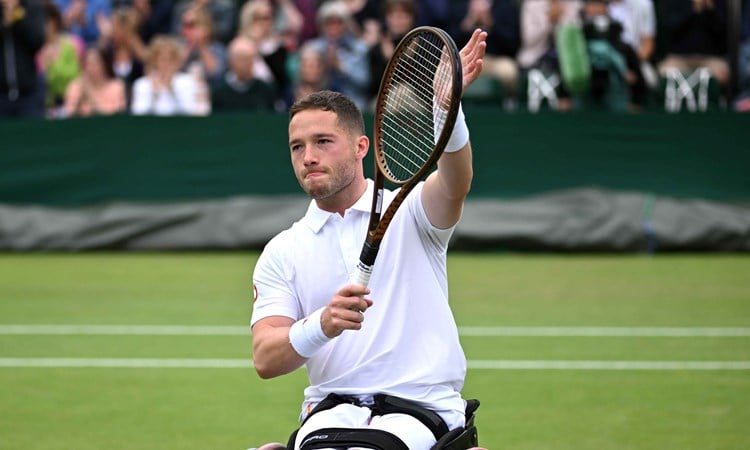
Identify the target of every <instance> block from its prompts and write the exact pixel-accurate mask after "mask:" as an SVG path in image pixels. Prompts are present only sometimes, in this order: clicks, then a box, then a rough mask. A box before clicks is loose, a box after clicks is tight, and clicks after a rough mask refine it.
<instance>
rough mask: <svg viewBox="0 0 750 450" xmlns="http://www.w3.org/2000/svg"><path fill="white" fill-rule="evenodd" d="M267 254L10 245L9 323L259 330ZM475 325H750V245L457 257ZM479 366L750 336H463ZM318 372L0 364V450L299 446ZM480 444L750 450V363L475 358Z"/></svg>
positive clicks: (247, 352) (748, 348)
mask: <svg viewBox="0 0 750 450" xmlns="http://www.w3.org/2000/svg"><path fill="white" fill-rule="evenodd" d="M256 258H257V254H256V253H225V254H191V253H186V254H181V253H168V254H139V253H122V254H106V253H101V254H100V253H95V254H50V255H47V254H0V325H3V324H28V325H32V324H40V325H50V324H84V325H87V324H91V325H108V324H109V325H117V324H121V325H228V326H239V327H242V326H247V324H248V321H249V319H250V312H251V308H252V297H251V274H252V268H253V265H254V263H255V260H256ZM449 269H450V278H451V302H452V304H453V308H454V311H455V314H456V318H457V322H458V323H459V325H461V326H569V327H580V326H588V327H604V326H609V327H734V328H750V257H746V256H743V255H670V256H667V255H658V256H655V257H645V256H637V255H632V256H605V255H597V256H587V255H575V256H572V255H571V256H549V255H513V254H470V253H452V254H451V256H450V258H449ZM462 341H463V343H464V348H465V350H466V354H467V358H468V359H469V360H533V361H546V360H554V361H568V360H571V361H578V360H590V361H677V362H680V361H750V337H747V336H739V337H644V336H640V337H574V336H565V337H559V336H558V337H555V336H546V337H545V336H495V337H475V336H464V337H462ZM3 358H6V359H7V358H154V359H160V358H167V359H172V358H179V359H232V360H246V361H249V360H250V359H251V339H250V334H249V330H248V333H247V334H246V335H232V336H130V335H27V334H23V335H13V334H3V333H0V360H2V359H3ZM305 385H306V376H305V373H304V371H303V370H300V371H297V372H294V373H293V374H291V375H288V376H286V377H281V378H277V379H273V380H260V379H259V378H258V377H257V375H256V374H255V373H254V371H253V370H252V369H250V368H233V369H186V368H33V367H24V368H18V367H0V414H2V419H0V449H2V450H6V449H8V450H10V449H24V450H33V449H78V450H81V449H157V448H158V449H181V450H183V449H202V450H205V449H227V450H234V449H236V450H243V449H245V448H247V447H251V446H255V445H258V444H260V443H262V442H268V441H282V442H283V441H285V440H286V437H287V436H288V434H289V432H291V431H292V430H293V429H294V427H295V426H296V418H297V414H298V411H299V405H300V401H301V398H302V390H303V389H304V387H305ZM464 395H465V396H466V397H467V398H468V397H472V398H479V399H480V400H481V401H482V406H481V408H480V410H479V413H478V418H477V420H478V425H479V435H480V442H481V443H482V445H484V446H486V447H488V448H489V449H514V450H526V449H528V450H532V449H533V450H545V449H550V450H588V449H591V450H594V449H596V450H630V449H633V450H641V449H642V450H652V449H654V450H656V449H658V450H668V449H675V450H738V449H745V448H750V434H748V433H747V431H746V428H747V423H750V370H648V371H647V370H552V369H547V370H544V369H539V370H509V369H503V370H497V369H494V370H493V369H470V370H469V373H468V376H467V380H466V386H465V389H464Z"/></svg>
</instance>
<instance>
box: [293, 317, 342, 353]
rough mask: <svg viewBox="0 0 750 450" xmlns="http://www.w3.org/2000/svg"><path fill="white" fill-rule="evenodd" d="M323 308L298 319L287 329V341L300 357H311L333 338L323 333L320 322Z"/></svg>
mask: <svg viewBox="0 0 750 450" xmlns="http://www.w3.org/2000/svg"><path fill="white" fill-rule="evenodd" d="M323 309H325V308H320V309H319V310H317V311H315V312H314V313H312V314H310V315H309V316H307V317H306V318H304V319H302V320H298V321H297V322H295V323H294V325H292V327H291V328H290V329H289V343H290V344H292V348H294V351H295V352H297V353H298V354H299V355H300V356H302V357H305V358H309V357H311V356H312V355H314V354H315V353H316V352H317V351H318V350H320V349H321V348H323V346H324V345H326V344H327V343H328V342H330V341H331V339H333V338H329V337H328V336H326V335H325V333H323V326H322V325H321V324H320V316H321V315H322V314H323Z"/></svg>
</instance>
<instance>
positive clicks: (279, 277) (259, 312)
mask: <svg viewBox="0 0 750 450" xmlns="http://www.w3.org/2000/svg"><path fill="white" fill-rule="evenodd" d="M288 261H289V259H288V258H286V257H285V252H284V251H283V248H282V247H281V246H280V245H279V241H278V239H272V240H271V241H270V242H269V243H268V245H266V248H265V249H264V250H263V253H262V254H261V255H260V258H258V262H257V264H256V265H255V270H254V271H253V291H254V292H253V298H254V300H253V313H252V317H251V318H250V326H251V327H252V326H253V325H254V324H255V323H256V322H257V321H259V320H261V319H264V318H266V317H271V316H284V317H289V318H291V319H294V320H298V319H301V318H302V309H301V307H300V305H299V301H298V300H297V296H296V295H295V294H294V289H293V287H292V281H293V273H292V270H291V269H290V267H289V266H288Z"/></svg>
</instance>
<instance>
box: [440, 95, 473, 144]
mask: <svg viewBox="0 0 750 450" xmlns="http://www.w3.org/2000/svg"><path fill="white" fill-rule="evenodd" d="M468 143H469V127H468V126H466V116H464V109H463V108H462V107H461V104H460V103H459V104H458V114H457V115H456V124H455V125H454V126H453V132H452V133H451V137H450V139H448V144H446V146H445V152H447V153H453V152H457V151H459V150H461V149H462V148H464V147H465V146H466V144H468Z"/></svg>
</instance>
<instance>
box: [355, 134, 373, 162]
mask: <svg viewBox="0 0 750 450" xmlns="http://www.w3.org/2000/svg"><path fill="white" fill-rule="evenodd" d="M369 148H370V138H368V137H367V136H365V135H362V136H360V137H358V138H357V157H358V158H359V159H364V158H365V156H366V155H367V151H368V150H369Z"/></svg>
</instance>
